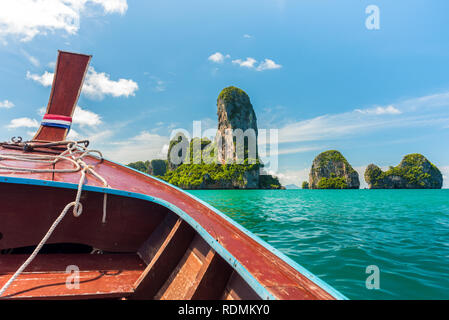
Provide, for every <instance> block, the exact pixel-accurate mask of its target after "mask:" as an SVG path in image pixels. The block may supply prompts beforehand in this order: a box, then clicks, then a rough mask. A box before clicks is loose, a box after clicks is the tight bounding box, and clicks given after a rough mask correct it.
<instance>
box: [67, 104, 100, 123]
mask: <svg viewBox="0 0 449 320" xmlns="http://www.w3.org/2000/svg"><path fill="white" fill-rule="evenodd" d="M73 123H74V124H79V125H80V126H81V127H83V126H91V127H93V126H97V125H99V124H101V123H102V121H101V117H100V115H98V114H96V113H94V112H92V111H89V110H86V109H83V108H81V107H80V106H76V108H75V112H74V113H73Z"/></svg>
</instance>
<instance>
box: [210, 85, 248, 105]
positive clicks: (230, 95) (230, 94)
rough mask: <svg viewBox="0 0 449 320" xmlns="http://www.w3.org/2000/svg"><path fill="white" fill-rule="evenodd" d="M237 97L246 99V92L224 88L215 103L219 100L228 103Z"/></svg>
mask: <svg viewBox="0 0 449 320" xmlns="http://www.w3.org/2000/svg"><path fill="white" fill-rule="evenodd" d="M239 96H246V97H248V95H247V94H246V92H245V91H243V90H242V89H240V88H237V87H234V86H230V87H226V88H224V89H223V90H221V92H220V94H219V95H218V98H217V102H218V101H219V100H221V101H223V102H230V101H232V100H233V99H234V97H239Z"/></svg>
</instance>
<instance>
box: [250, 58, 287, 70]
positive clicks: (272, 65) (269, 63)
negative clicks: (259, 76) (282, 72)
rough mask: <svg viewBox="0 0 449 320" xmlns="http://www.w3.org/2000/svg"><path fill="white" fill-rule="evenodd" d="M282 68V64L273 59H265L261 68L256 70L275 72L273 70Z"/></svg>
mask: <svg viewBox="0 0 449 320" xmlns="http://www.w3.org/2000/svg"><path fill="white" fill-rule="evenodd" d="M280 68H282V66H281V65H280V64H277V63H276V62H274V61H273V60H271V59H265V60H264V61H263V62H261V63H260V64H259V66H258V67H257V68H256V70H257V71H264V70H273V69H280Z"/></svg>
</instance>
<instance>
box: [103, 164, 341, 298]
mask: <svg viewBox="0 0 449 320" xmlns="http://www.w3.org/2000/svg"><path fill="white" fill-rule="evenodd" d="M106 160H107V161H109V162H112V163H114V164H116V165H119V166H123V165H122V164H120V163H117V162H115V161H111V160H109V159H106ZM125 167H127V168H129V169H131V170H132V171H134V172H137V173H140V174H143V175H144V176H147V177H149V178H151V179H153V180H156V181H159V182H162V183H164V184H166V185H168V186H170V187H172V188H175V189H176V190H178V191H181V192H182V193H184V194H186V195H188V196H189V197H191V198H193V199H195V200H196V201H198V202H199V203H201V204H203V205H204V206H206V207H207V208H209V209H210V210H212V211H214V212H215V213H216V214H218V215H219V216H220V217H222V218H223V219H225V220H226V221H228V222H229V223H231V224H232V225H233V226H234V227H236V228H238V229H239V230H240V231H242V232H243V233H245V234H246V235H247V236H249V237H250V238H252V239H253V240H254V241H256V242H257V243H259V244H260V245H262V246H264V247H265V248H266V249H268V250H269V251H271V252H272V253H274V254H275V255H276V256H277V257H278V258H280V259H281V260H284V262H286V263H287V264H288V265H290V266H291V267H292V268H293V269H295V270H296V271H298V272H299V273H301V274H302V275H304V276H305V277H306V278H307V279H309V280H310V281H312V282H313V283H315V284H316V285H317V286H319V287H320V288H322V289H324V290H325V291H327V292H328V293H329V294H330V295H332V296H333V297H334V298H335V299H338V300H349V299H348V297H346V296H345V295H344V294H342V293H341V292H339V291H338V290H337V289H335V288H333V287H332V286H331V285H329V284H328V283H326V282H325V281H324V280H321V279H320V278H319V277H317V276H316V275H314V274H313V273H312V272H310V271H309V270H307V269H306V268H304V267H303V266H301V265H300V264H298V263H297V262H296V261H294V260H293V259H291V258H290V257H288V256H286V255H285V254H284V253H282V252H281V251H279V250H278V249H276V248H274V247H273V246H272V245H270V244H269V243H267V242H266V241H264V240H262V239H261V238H259V237H258V236H257V235H255V234H254V233H252V232H251V231H249V230H248V229H246V228H245V227H243V226H242V225H240V224H238V223H237V222H236V221H234V220H232V219H231V218H229V217H228V216H227V215H226V214H224V213H223V212H221V211H220V210H218V209H217V208H214V207H213V206H211V205H210V204H208V203H207V202H205V201H203V200H201V199H199V198H197V197H195V196H194V195H193V194H190V193H188V192H186V191H185V190H183V189H181V188H178V187H177V186H174V185H172V184H170V183H168V182H166V181H164V180H162V179H159V178H156V177H154V176H151V175H149V174H146V173H144V172H142V171H139V170H136V169H134V168H131V167H128V166H125Z"/></svg>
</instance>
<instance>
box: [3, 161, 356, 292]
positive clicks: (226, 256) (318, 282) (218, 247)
mask: <svg viewBox="0 0 449 320" xmlns="http://www.w3.org/2000/svg"><path fill="white" fill-rule="evenodd" d="M105 160H107V161H109V162H111V163H114V164H116V165H118V166H123V165H122V164H120V163H117V162H115V161H111V160H109V159H105ZM125 167H126V168H128V169H130V170H132V171H134V172H136V173H139V174H142V175H144V176H146V177H149V178H151V179H153V180H156V181H159V182H161V183H163V184H165V185H168V186H170V187H172V188H174V189H176V190H178V191H180V192H182V193H184V194H185V195H187V196H189V197H191V198H192V199H194V200H196V201H198V202H199V203H201V204H203V205H204V206H206V207H207V208H209V209H210V210H212V211H213V212H215V213H216V214H218V215H219V216H220V217H222V218H223V219H225V220H226V221H228V222H229V223H231V224H232V225H233V226H235V227H236V228H238V229H239V230H240V231H242V232H243V233H245V234H246V235H247V236H249V237H250V238H251V239H253V240H254V241H256V242H257V243H259V244H260V245H262V246H264V247H265V248H266V249H267V250H269V251H271V252H272V253H273V254H275V255H276V256H277V257H279V258H280V259H281V260H283V261H284V262H286V263H287V264H288V265H290V266H291V267H292V268H293V269H295V270H296V271H298V272H299V273H301V274H302V275H304V276H305V277H306V278H308V279H309V280H310V281H312V282H313V283H315V284H316V285H317V286H319V287H320V288H322V289H324V290H325V291H326V292H328V293H329V294H330V295H332V296H333V297H334V298H335V299H338V300H348V298H347V297H346V296H345V295H343V294H342V293H340V292H339V291H338V290H336V289H335V288H333V287H332V286H330V285H329V284H327V283H326V282H325V281H323V280H321V279H320V278H318V277H317V276H315V275H314V274H313V273H312V272H310V271H309V270H307V269H306V268H304V267H303V266H301V265H300V264H298V263H297V262H296V261H294V260H292V259H291V258H289V257H288V256H286V255H285V254H284V253H282V252H280V251H279V250H278V249H276V248H274V247H273V246H271V245H270V244H269V243H267V242H265V241H264V240H262V239H261V238H259V237H258V236H256V235H255V234H253V233H252V232H250V231H249V230H247V229H246V228H244V227H243V226H241V225H240V224H238V223H237V222H236V221H234V220H232V219H231V218H229V217H228V216H227V215H225V214H224V213H223V212H221V211H220V210H218V209H216V208H214V207H213V206H211V205H210V204H208V203H207V202H205V201H203V200H201V199H199V198H197V197H195V196H194V195H193V194H190V193H188V192H186V191H185V190H182V189H181V188H178V187H176V186H174V185H172V184H170V183H168V182H166V181H164V180H161V179H159V178H156V177H154V176H151V175H149V174H146V173H143V172H141V171H138V170H136V169H134V168H131V167H128V166H125ZM13 181H14V182H13ZM20 181H23V182H20ZM0 182H9V183H21V184H32V185H47V186H54V187H61V188H70V189H77V188H78V186H77V185H75V184H71V183H64V182H54V181H45V180H37V179H24V178H9V177H8V178H3V177H1V178H0ZM84 189H85V190H88V191H94V192H101V193H111V194H117V195H121V196H129V197H134V198H138V199H143V200H148V201H152V202H155V203H159V204H161V205H163V206H165V207H167V208H169V209H170V210H172V211H174V212H175V213H176V214H178V215H179V216H180V217H181V218H183V219H184V220H185V221H186V222H187V223H189V224H190V225H191V226H192V227H193V228H195V229H196V230H198V232H199V233H200V235H201V236H202V237H203V238H204V240H206V242H208V243H209V245H210V246H211V247H212V248H213V249H214V250H215V251H216V252H217V253H218V254H220V256H222V257H223V259H225V260H226V261H227V262H228V263H230V264H231V266H232V267H233V268H235V270H236V271H237V272H238V273H239V274H240V275H241V276H242V277H243V278H244V279H245V281H247V282H248V284H249V285H250V286H251V287H252V288H253V289H254V290H255V291H256V292H257V294H259V296H260V297H262V298H263V299H275V298H274V297H273V295H271V293H269V292H268V290H267V289H266V288H265V287H263V286H262V285H261V284H260V283H259V282H258V281H257V280H256V279H255V278H254V277H253V276H252V275H251V274H250V273H249V272H248V271H247V270H246V269H245V268H244V267H243V266H242V265H241V264H240V263H239V262H238V261H237V260H236V259H235V258H234V257H233V256H232V254H231V253H229V252H228V251H227V250H226V249H225V248H223V247H222V246H221V245H220V244H219V243H218V242H217V241H216V240H215V239H213V237H212V236H211V235H210V234H209V233H208V232H207V231H206V230H205V229H204V228H203V227H201V226H200V225H199V224H198V223H197V222H196V221H195V220H194V219H193V218H192V217H190V216H189V215H188V214H187V213H185V212H184V211H183V210H181V209H180V208H178V207H176V206H175V205H173V204H171V203H169V202H167V201H165V200H162V199H159V198H155V197H152V196H148V195H145V194H141V193H133V192H128V191H123V190H117V189H107V188H100V187H93V186H85V187H84ZM172 208H173V209H172ZM200 230H201V232H200ZM207 239H209V240H207ZM211 239H212V240H211ZM230 259H231V260H230ZM232 259H233V260H232ZM230 261H234V262H235V263H236V265H235V266H234V264H232V263H231V262H230Z"/></svg>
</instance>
